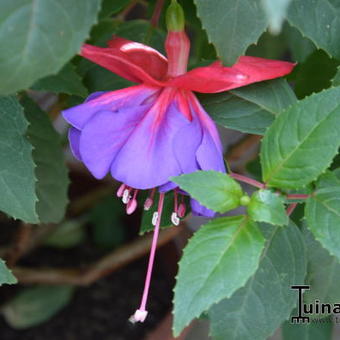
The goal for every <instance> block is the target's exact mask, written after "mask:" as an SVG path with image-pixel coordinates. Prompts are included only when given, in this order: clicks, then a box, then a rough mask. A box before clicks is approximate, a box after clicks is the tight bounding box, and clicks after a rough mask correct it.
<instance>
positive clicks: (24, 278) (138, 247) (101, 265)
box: [12, 227, 183, 286]
mask: <svg viewBox="0 0 340 340" xmlns="http://www.w3.org/2000/svg"><path fill="white" fill-rule="evenodd" d="M182 230H183V229H182V228H179V227H176V228H169V229H165V230H162V231H161V232H160V234H159V239H158V244H157V247H161V246H162V245H164V244H166V243H168V242H169V241H171V240H172V239H174V238H175V237H176V236H177V235H178V234H179V233H180V232H181V231H182ZM151 239H152V235H151V234H149V235H145V236H143V237H140V238H138V239H136V240H134V241H132V242H131V243H129V244H127V245H124V246H122V247H120V248H118V249H116V250H114V251H112V252H111V253H109V254H107V255H105V256H104V257H102V258H101V259H99V260H98V261H97V262H95V263H93V264H91V265H89V266H88V267H85V268H84V267H82V268H26V267H13V268H12V271H13V273H14V275H15V277H16V278H17V279H18V280H19V281H20V283H22V284H36V283H40V284H52V285H58V284H73V285H77V286H87V285H90V284H92V283H93V282H95V281H97V280H99V279H100V278H102V277H104V276H106V275H109V274H110V273H112V272H114V271H115V270H117V269H119V268H121V267H124V266H125V265H127V264H128V263H131V262H133V261H134V260H136V259H138V258H140V257H142V256H144V255H146V254H147V253H148V251H149V249H150V241H151Z"/></svg>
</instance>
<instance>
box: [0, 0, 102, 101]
mask: <svg viewBox="0 0 340 340" xmlns="http://www.w3.org/2000/svg"><path fill="white" fill-rule="evenodd" d="M99 7H100V0H73V1H69V0H58V1H54V0H45V1H35V0H3V1H1V4H0V45H1V50H0V74H1V82H0V93H3V94H8V93H12V92H15V91H17V90H20V89H25V88H27V87H29V86H30V85H32V84H33V83H34V82H35V81H36V80H37V79H39V78H42V77H45V76H47V75H50V74H55V73H57V72H58V71H59V70H60V69H61V67H62V66H63V65H64V64H65V63H66V62H67V61H68V60H69V59H70V58H71V57H72V56H73V55H74V54H76V53H77V52H78V51H79V49H80V46H81V44H82V43H83V41H84V40H85V39H86V37H87V35H88V33H89V31H90V28H91V26H92V25H93V24H94V22H95V21H96V17H97V13H98V11H99Z"/></svg>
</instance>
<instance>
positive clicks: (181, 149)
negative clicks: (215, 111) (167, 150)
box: [173, 117, 202, 174]
mask: <svg viewBox="0 0 340 340" xmlns="http://www.w3.org/2000/svg"><path fill="white" fill-rule="evenodd" d="M201 142H202V127H201V123H200V121H199V119H198V118H197V117H193V120H192V121H191V122H190V124H186V125H185V126H183V127H182V128H181V129H180V130H179V131H178V133H177V135H176V136H175V138H174V141H173V148H174V155H175V157H176V160H177V162H178V164H179V166H180V168H181V171H182V173H184V174H185V173H190V172H194V171H196V170H199V169H200V167H199V165H198V163H197V159H196V151H197V149H198V148H199V146H200V144H201Z"/></svg>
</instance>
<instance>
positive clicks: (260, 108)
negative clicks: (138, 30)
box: [201, 79, 296, 134]
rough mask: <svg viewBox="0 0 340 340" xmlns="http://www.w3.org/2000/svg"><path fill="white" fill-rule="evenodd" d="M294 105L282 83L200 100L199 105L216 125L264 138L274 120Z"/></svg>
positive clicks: (247, 88) (277, 82)
mask: <svg viewBox="0 0 340 340" xmlns="http://www.w3.org/2000/svg"><path fill="white" fill-rule="evenodd" d="M295 101H296V98H295V95H294V93H293V91H292V90H291V88H290V86H289V85H288V83H287V82H286V80H284V79H275V80H270V81H265V82H261V83H257V84H252V85H249V86H245V87H242V88H239V89H234V90H231V91H228V92H224V93H218V94H212V95H205V96H202V97H201V103H202V105H203V106H204V108H205V109H206V111H207V112H208V113H209V114H210V115H211V116H212V118H213V119H214V120H215V122H216V123H218V124H220V125H222V126H225V127H227V128H230V129H234V130H238V131H242V132H248V133H254V134H264V133H265V131H266V129H267V128H268V126H270V125H271V124H272V122H273V121H274V119H275V117H276V116H277V115H278V114H279V113H280V112H281V111H282V110H283V109H285V108H286V107H288V106H289V105H291V104H293V103H294V102H295Z"/></svg>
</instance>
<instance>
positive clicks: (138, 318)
mask: <svg viewBox="0 0 340 340" xmlns="http://www.w3.org/2000/svg"><path fill="white" fill-rule="evenodd" d="M163 204H164V193H160V194H159V201H158V209H157V212H158V217H157V222H156V226H155V229H154V233H153V238H152V244H151V250H150V257H149V263H148V270H147V273H146V278H145V284H144V291H143V296H142V301H141V304H140V307H139V308H138V309H137V310H136V312H135V314H134V315H133V316H132V317H131V318H130V320H131V321H132V322H143V321H144V320H145V318H146V316H147V314H148V312H147V310H146V309H145V307H146V303H147V300H148V294H149V288H150V282H151V275H152V269H153V264H154V260H155V254H156V248H157V240H158V235H159V227H160V223H161V218H162V211H163Z"/></svg>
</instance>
